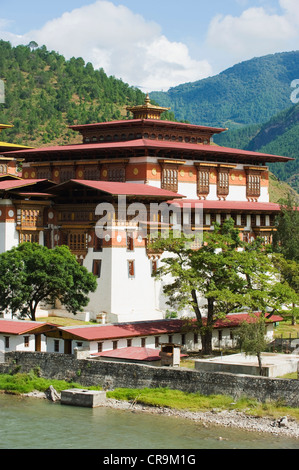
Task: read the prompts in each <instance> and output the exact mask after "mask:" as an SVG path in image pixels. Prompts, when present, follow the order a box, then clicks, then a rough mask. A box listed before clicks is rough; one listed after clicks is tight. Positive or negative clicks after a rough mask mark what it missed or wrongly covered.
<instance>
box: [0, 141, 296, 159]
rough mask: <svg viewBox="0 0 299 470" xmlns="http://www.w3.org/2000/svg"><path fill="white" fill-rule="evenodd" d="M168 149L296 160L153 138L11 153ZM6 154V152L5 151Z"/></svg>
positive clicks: (214, 156)
mask: <svg viewBox="0 0 299 470" xmlns="http://www.w3.org/2000/svg"><path fill="white" fill-rule="evenodd" d="M130 148H132V149H144V148H147V149H160V148H163V149H167V150H177V151H184V150H185V151H188V152H193V154H195V152H196V153H198V156H200V155H205V156H211V157H212V158H213V159H217V157H219V156H228V157H230V158H231V157H233V160H234V161H237V160H238V159H239V158H240V157H241V158H242V157H244V158H246V157H251V158H254V159H255V160H260V161H262V162H277V161H281V162H284V161H289V160H294V158H290V157H283V156H278V155H272V154H267V153H260V152H251V151H249V150H241V149H235V148H230V147H220V146H217V145H209V144H190V143H185V142H174V141H161V140H151V139H137V140H128V141H124V142H103V143H99V142H95V143H92V144H74V145H60V146H52V147H41V148H37V149H32V150H19V151H16V152H9V153H10V155H16V156H22V157H23V156H24V157H25V156H26V155H35V154H42V153H57V152H76V151H77V152H88V151H93V150H96V151H98V150H107V149H108V150H109V149H112V150H113V149H121V150H122V149H130ZM4 155H5V153H4Z"/></svg>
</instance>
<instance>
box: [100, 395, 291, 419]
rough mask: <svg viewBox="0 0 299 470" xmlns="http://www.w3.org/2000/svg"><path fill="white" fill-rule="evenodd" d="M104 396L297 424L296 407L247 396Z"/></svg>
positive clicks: (178, 408) (179, 408) (180, 408)
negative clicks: (240, 413)
mask: <svg viewBox="0 0 299 470" xmlns="http://www.w3.org/2000/svg"><path fill="white" fill-rule="evenodd" d="M107 397H109V398H114V399H117V400H125V401H131V402H134V403H139V404H144V405H149V406H159V407H167V408H172V409H177V410H186V411H193V412H204V411H211V410H214V411H215V410H216V411H222V410H237V411H243V412H245V413H246V414H248V415H253V416H259V417H262V416H264V417H271V418H278V417H281V416H284V415H288V416H290V417H292V418H294V419H296V420H298V421H299V408H289V407H286V406H284V405H283V404H282V403H279V402H267V403H260V402H259V401H258V400H255V399H250V398H246V397H243V398H240V399H238V400H236V401H235V400H234V399H233V398H232V397H230V396H226V395H209V396H205V395H201V394H200V393H187V392H182V391H179V390H171V389H168V388H156V389H149V388H144V389H127V388H117V389H115V390H114V391H111V392H107Z"/></svg>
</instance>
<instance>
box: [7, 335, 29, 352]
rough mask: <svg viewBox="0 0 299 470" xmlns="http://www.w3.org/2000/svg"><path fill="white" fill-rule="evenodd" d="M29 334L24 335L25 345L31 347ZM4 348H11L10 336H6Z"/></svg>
mask: <svg viewBox="0 0 299 470" xmlns="http://www.w3.org/2000/svg"><path fill="white" fill-rule="evenodd" d="M29 340H30V338H29V336H24V347H25V348H29ZM4 348H5V349H9V348H10V336H4Z"/></svg>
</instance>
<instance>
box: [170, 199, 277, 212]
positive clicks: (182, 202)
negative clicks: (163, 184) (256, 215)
mask: <svg viewBox="0 0 299 470" xmlns="http://www.w3.org/2000/svg"><path fill="white" fill-rule="evenodd" d="M167 202H168V203H169V204H174V205H179V206H180V207H183V206H186V207H191V208H194V207H200V205H202V206H201V207H202V208H203V209H204V210H208V209H210V210H238V211H242V210H248V211H278V212H280V210H281V208H280V205H279V204H276V203H273V202H249V201H207V200H200V199H178V200H174V201H167Z"/></svg>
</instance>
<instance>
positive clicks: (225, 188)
mask: <svg viewBox="0 0 299 470" xmlns="http://www.w3.org/2000/svg"><path fill="white" fill-rule="evenodd" d="M228 193H229V168H219V170H218V179H217V196H220V197H225V196H227V195H228Z"/></svg>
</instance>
